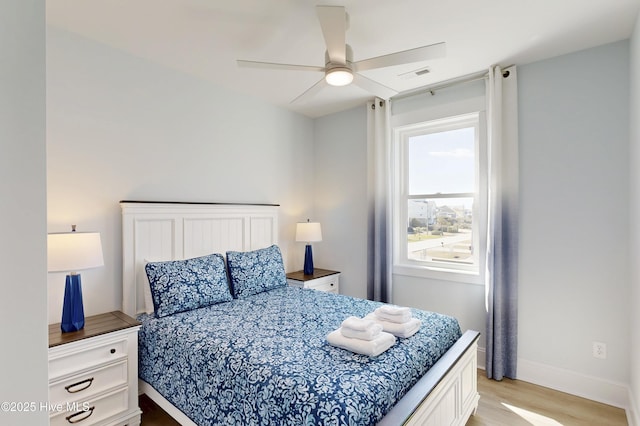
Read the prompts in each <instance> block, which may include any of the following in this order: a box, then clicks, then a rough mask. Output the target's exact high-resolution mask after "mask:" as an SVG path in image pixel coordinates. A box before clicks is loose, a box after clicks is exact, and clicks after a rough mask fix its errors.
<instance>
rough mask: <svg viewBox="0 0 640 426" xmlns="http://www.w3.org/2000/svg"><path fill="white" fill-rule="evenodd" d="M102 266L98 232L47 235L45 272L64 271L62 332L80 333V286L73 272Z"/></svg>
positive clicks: (76, 275)
mask: <svg viewBox="0 0 640 426" xmlns="http://www.w3.org/2000/svg"><path fill="white" fill-rule="evenodd" d="M102 265H104V260H103V258H102V243H101V242H100V233H98V232H76V226H75V225H71V232H58V233H51V234H48V235H47V270H48V271H49V272H68V275H67V279H66V282H65V286H64V303H63V305H62V324H61V326H60V328H62V332H63V333H68V332H70V331H77V330H81V329H82V328H83V327H84V307H83V305H82V286H81V284H80V274H78V272H77V271H80V270H83V269H90V268H96V267H98V266H102Z"/></svg>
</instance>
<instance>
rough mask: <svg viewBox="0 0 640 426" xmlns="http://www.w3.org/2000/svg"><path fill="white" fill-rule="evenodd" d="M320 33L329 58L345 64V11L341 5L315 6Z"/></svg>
mask: <svg viewBox="0 0 640 426" xmlns="http://www.w3.org/2000/svg"><path fill="white" fill-rule="evenodd" d="M316 12H317V14H318V20H320V27H322V35H323V36H324V41H325V43H326V45H327V54H328V55H329V60H330V61H331V62H333V63H337V64H343V65H344V64H346V63H347V62H346V61H347V56H346V49H347V48H346V40H345V33H346V32H347V13H346V12H345V10H344V7H342V6H316Z"/></svg>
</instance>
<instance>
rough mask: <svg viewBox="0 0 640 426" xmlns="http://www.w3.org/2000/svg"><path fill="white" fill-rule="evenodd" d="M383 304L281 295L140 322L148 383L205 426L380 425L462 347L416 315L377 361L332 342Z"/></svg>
mask: <svg viewBox="0 0 640 426" xmlns="http://www.w3.org/2000/svg"><path fill="white" fill-rule="evenodd" d="M380 305H381V303H378V302H372V301H368V300H362V299H356V298H351V297H347V296H342V295H335V294H330V293H324V292H320V291H315V290H309V289H299V288H296V287H280V288H276V289H274V290H270V291H267V292H264V293H260V294H256V295H253V296H250V297H247V298H246V299H240V300H233V301H231V302H224V303H220V304H217V305H213V306H209V307H206V308H200V309H195V310H192V311H188V312H182V313H179V314H174V315H171V316H168V317H164V318H154V317H153V316H150V315H146V314H144V315H141V316H140V318H139V320H140V321H141V322H142V328H141V330H140V337H139V342H140V349H139V354H140V358H139V363H140V369H139V374H140V378H141V379H143V380H144V381H146V382H147V383H149V384H150V385H152V386H153V387H154V388H155V389H156V390H157V391H158V392H160V394H162V395H163V396H164V397H165V398H166V399H167V400H169V401H170V402H171V403H172V404H173V405H175V406H176V407H178V408H179V409H180V410H182V411H183V412H184V413H185V414H186V415H187V416H188V417H189V418H191V419H192V420H193V421H194V422H195V423H197V424H198V425H243V426H244V425H261V426H262V425H274V426H280V425H296V426H299V425H373V424H375V423H376V422H377V421H379V420H380V419H381V418H382V417H384V415H385V414H386V413H387V412H388V411H389V410H390V409H391V407H392V406H393V405H394V404H395V403H396V402H397V401H398V400H399V399H400V398H402V396H403V395H404V394H405V393H406V392H407V391H408V390H409V389H410V388H411V387H412V386H413V385H414V384H415V383H416V382H417V380H418V379H419V378H420V377H421V376H422V375H423V374H424V373H425V372H426V371H427V370H428V369H429V368H430V367H431V366H432V365H433V364H434V363H435V362H436V361H437V360H438V359H439V358H440V357H441V356H442V354H443V353H444V352H446V351H447V349H448V348H449V347H451V345H453V343H454V342H455V341H456V340H457V339H458V338H459V337H460V335H461V332H460V327H459V325H458V322H457V321H456V320H455V319H454V318H451V317H448V316H445V315H441V314H436V313H432V312H425V311H421V310H416V309H413V310H412V312H413V316H414V317H417V318H419V319H421V320H422V327H421V329H420V331H418V333H416V334H415V335H414V336H412V337H410V338H408V339H398V340H397V342H396V344H395V345H394V346H393V347H391V349H389V350H387V351H386V352H384V353H383V354H381V355H379V356H378V357H375V358H370V357H367V356H364V355H357V354H354V353H352V352H349V351H347V350H344V349H339V348H335V347H333V346H331V345H329V344H328V343H327V341H326V335H327V334H328V333H329V332H331V331H332V330H335V329H336V328H338V327H339V326H340V323H341V322H342V321H343V320H344V319H345V318H347V317H348V316H350V315H355V316H359V317H363V316H365V315H366V314H368V313H370V312H372V311H373V310H374V309H375V308H377V307H378V306H380Z"/></svg>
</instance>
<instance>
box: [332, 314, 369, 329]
mask: <svg viewBox="0 0 640 426" xmlns="http://www.w3.org/2000/svg"><path fill="white" fill-rule="evenodd" d="M375 324H376V323H375V321H372V320H370V319H364V318H358V317H354V316H350V317H349V318H347V319H346V320H344V321H342V324H340V327H342V328H350V329H351V330H354V331H367V330H370V329H371V328H372V327H373V326H375Z"/></svg>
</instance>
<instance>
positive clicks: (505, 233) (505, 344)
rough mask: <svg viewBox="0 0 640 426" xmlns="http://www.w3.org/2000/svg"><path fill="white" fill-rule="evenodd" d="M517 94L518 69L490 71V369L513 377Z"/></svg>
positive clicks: (494, 376)
mask: <svg viewBox="0 0 640 426" xmlns="http://www.w3.org/2000/svg"><path fill="white" fill-rule="evenodd" d="M517 103H518V95H517V75H516V68H515V66H514V67H510V68H507V69H504V70H502V69H500V67H498V66H495V67H491V68H490V69H489V78H488V83H487V121H488V125H487V132H488V142H489V215H488V218H489V223H488V229H487V232H488V238H487V267H486V307H487V334H486V341H487V348H486V355H487V360H486V372H487V377H489V378H490V379H496V380H502V378H503V377H509V378H515V377H516V367H517V358H518V351H517V343H518V342H517V337H518V336H517V335H518V298H517V297H518V105H517Z"/></svg>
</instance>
